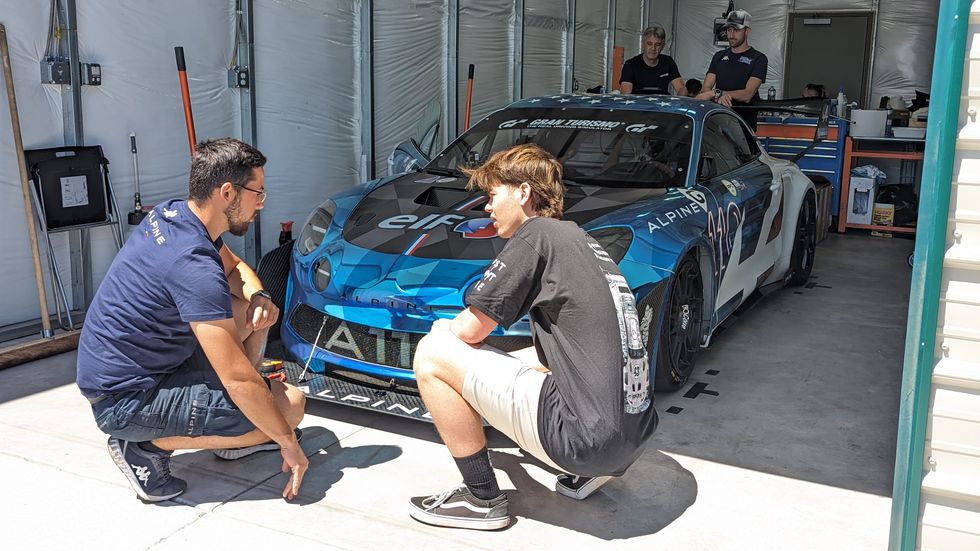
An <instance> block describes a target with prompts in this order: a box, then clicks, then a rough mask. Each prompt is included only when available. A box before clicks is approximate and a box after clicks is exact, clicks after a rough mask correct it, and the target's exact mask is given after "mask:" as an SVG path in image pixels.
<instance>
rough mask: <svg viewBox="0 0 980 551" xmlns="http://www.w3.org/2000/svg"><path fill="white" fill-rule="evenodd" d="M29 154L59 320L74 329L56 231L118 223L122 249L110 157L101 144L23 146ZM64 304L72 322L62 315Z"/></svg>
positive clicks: (117, 238) (115, 234) (117, 235)
mask: <svg viewBox="0 0 980 551" xmlns="http://www.w3.org/2000/svg"><path fill="white" fill-rule="evenodd" d="M24 158H25V160H26V162H27V170H28V174H29V175H30V178H31V180H32V182H33V184H34V185H33V186H31V195H32V196H33V199H34V210H35V212H36V213H37V215H38V216H37V219H38V223H39V225H40V226H41V231H42V232H43V233H44V238H45V240H46V242H47V251H48V264H49V267H50V269H51V274H52V277H51V287H52V289H53V291H54V293H55V304H56V305H57V311H58V323H59V324H60V325H61V327H62V329H66V330H73V329H75V324H74V322H73V320H72V318H71V306H70V305H69V304H68V295H67V294H66V292H65V286H64V283H62V281H61V274H60V272H59V270H58V261H57V259H56V258H55V255H54V250H53V248H52V246H51V234H53V233H60V232H65V231H71V230H83V229H88V228H96V227H100V226H115V230H114V231H113V232H112V236H113V238H114V239H115V241H116V248H117V250H118V249H119V248H121V247H122V240H123V237H122V227H121V225H120V223H119V214H118V213H119V207H118V206H116V197H115V195H114V194H113V192H112V184H111V181H110V180H109V160H108V159H106V158H105V156H104V155H103V154H102V147H101V146H98V145H92V146H69V147H52V148H48V149H29V150H25V151H24ZM62 306H63V307H64V309H65V318H67V321H68V323H67V325H66V324H65V321H64V320H63V319H62V312H61V309H62Z"/></svg>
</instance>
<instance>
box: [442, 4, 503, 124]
mask: <svg viewBox="0 0 980 551" xmlns="http://www.w3.org/2000/svg"><path fill="white" fill-rule="evenodd" d="M513 48H514V2H513V0H477V1H474V0H460V3H459V57H458V60H459V61H458V65H457V74H458V75H459V79H458V82H457V86H456V90H457V94H458V96H457V97H459V102H458V111H459V129H460V132H462V131H463V121H464V118H465V117H464V115H465V112H466V74H467V68H468V67H469V64H470V63H472V64H474V65H475V66H476V68H475V70H474V76H473V100H472V106H471V113H470V125H471V126H472V125H473V124H476V122H477V121H479V120H480V119H482V118H483V117H485V116H487V115H488V114H490V113H491V112H493V111H496V110H497V109H500V108H501V107H503V106H504V105H507V104H508V103H510V102H511V101H512V100H514V99H515V98H514V97H513V94H512V92H513V87H514V70H513V66H514V65H513V63H514V49H513Z"/></svg>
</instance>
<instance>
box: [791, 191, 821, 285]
mask: <svg viewBox="0 0 980 551" xmlns="http://www.w3.org/2000/svg"><path fill="white" fill-rule="evenodd" d="M816 251H817V206H816V200H815V199H814V196H813V192H809V191H808V192H807V194H806V196H805V197H804V198H803V204H802V205H801V206H800V215H799V217H797V219H796V233H795V234H794V240H793V254H792V256H790V259H789V269H790V276H789V284H790V285H794V286H800V285H803V284H804V283H806V282H807V280H809V279H810V272H812V271H813V257H814V256H815V254H816Z"/></svg>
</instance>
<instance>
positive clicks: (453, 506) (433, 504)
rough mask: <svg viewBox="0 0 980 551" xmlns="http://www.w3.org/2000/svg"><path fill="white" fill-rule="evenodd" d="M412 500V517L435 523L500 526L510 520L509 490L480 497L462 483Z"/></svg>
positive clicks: (480, 527) (451, 525)
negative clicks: (505, 492) (438, 492)
mask: <svg viewBox="0 0 980 551" xmlns="http://www.w3.org/2000/svg"><path fill="white" fill-rule="evenodd" d="M411 503H412V509H411V511H409V514H410V515H412V518H414V519H415V520H417V521H419V522H424V523H426V524H432V525H435V526H448V527H450V528H469V529H471V530H496V529H498V528H504V527H506V526H507V525H508V524H510V504H509V503H508V501H507V494H500V495H499V496H497V497H495V498H493V499H490V500H486V499H480V498H478V497H476V496H474V495H473V494H471V493H470V489H469V488H467V487H466V486H460V487H459V488H453V489H452V490H447V491H445V492H443V493H441V494H436V495H433V496H419V497H413V498H412V499H411Z"/></svg>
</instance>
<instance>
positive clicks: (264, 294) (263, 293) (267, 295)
mask: <svg viewBox="0 0 980 551" xmlns="http://www.w3.org/2000/svg"><path fill="white" fill-rule="evenodd" d="M255 297H265V298H267V299H269V300H272V295H271V294H270V293H269V291H266V290H265V289H259V290H258V291H255V292H254V293H252V296H250V297H249V298H248V300H250V301H251V300H252V299H254V298H255Z"/></svg>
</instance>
